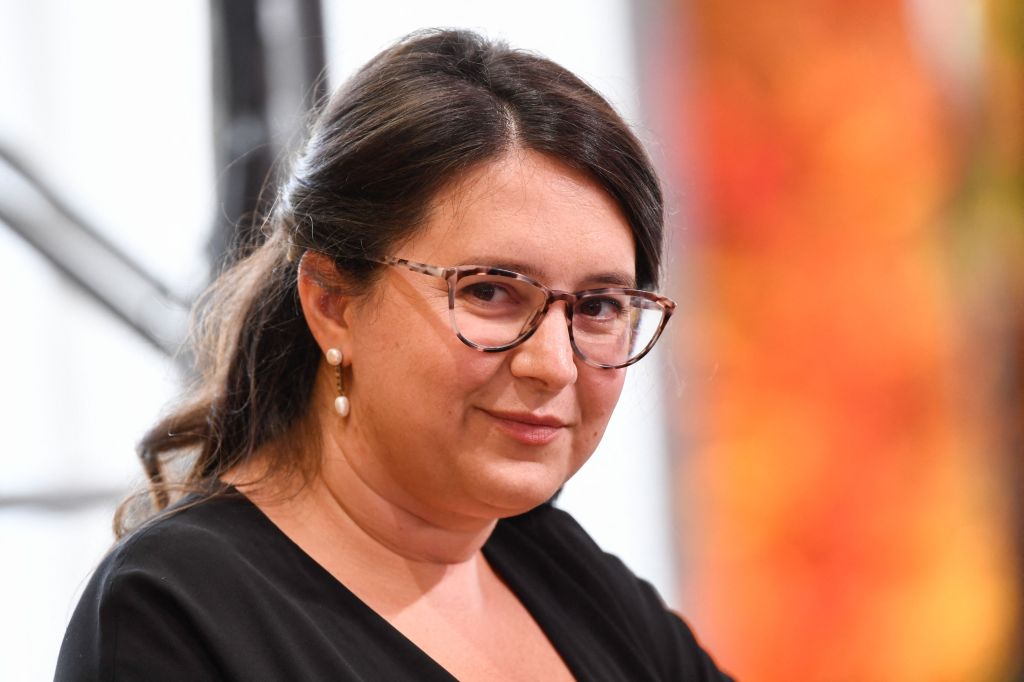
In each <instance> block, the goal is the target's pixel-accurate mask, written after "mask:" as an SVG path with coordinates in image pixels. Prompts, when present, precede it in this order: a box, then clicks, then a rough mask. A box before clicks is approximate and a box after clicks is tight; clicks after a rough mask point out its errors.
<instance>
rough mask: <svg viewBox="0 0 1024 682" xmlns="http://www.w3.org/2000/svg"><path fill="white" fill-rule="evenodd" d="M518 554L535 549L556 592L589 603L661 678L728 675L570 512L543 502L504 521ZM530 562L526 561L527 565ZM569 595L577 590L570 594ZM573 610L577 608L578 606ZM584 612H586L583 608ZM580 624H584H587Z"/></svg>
mask: <svg viewBox="0 0 1024 682" xmlns="http://www.w3.org/2000/svg"><path fill="white" fill-rule="evenodd" d="M499 529H500V530H501V532H502V534H503V536H504V538H505V540H506V541H507V542H508V543H509V544H511V545H514V546H516V549H517V551H522V552H525V553H530V554H533V555H534V556H536V557H540V558H539V559H535V560H534V562H533V566H534V567H536V568H538V569H539V572H540V573H541V574H542V575H543V579H544V580H545V581H546V582H549V583H551V584H552V585H553V586H555V588H554V589H553V590H552V594H557V595H562V598H563V599H565V598H572V599H574V600H575V601H580V600H585V601H586V602H587V603H588V608H589V609H590V611H589V613H590V614H592V615H591V617H590V621H591V622H593V621H594V620H595V617H596V619H597V620H601V621H603V622H605V623H607V624H610V625H608V627H607V628H606V630H608V631H612V630H614V632H615V637H616V638H618V640H619V641H620V642H625V643H626V644H625V645H624V646H626V647H628V648H630V649H633V650H635V651H643V652H646V653H644V654H643V655H642V656H643V658H645V659H646V660H647V661H648V662H650V663H651V664H652V666H653V669H654V670H657V671H659V672H658V673H657V674H656V675H655V677H656V678H658V679H673V680H709V681H710V680H715V681H718V680H728V679H729V678H728V677H727V676H725V675H724V674H723V673H721V672H720V671H719V670H718V669H717V668H716V666H715V664H714V662H713V661H712V659H711V657H710V656H709V655H708V654H707V653H706V652H705V651H704V649H703V648H702V647H701V646H700V644H699V643H698V642H697V639H696V638H695V636H694V634H693V632H692V631H691V629H690V628H689V626H688V625H687V624H686V622H685V621H684V620H683V619H682V618H681V617H680V616H679V615H677V614H676V613H674V612H673V611H671V610H670V609H669V608H668V607H667V606H666V605H665V603H664V601H663V600H662V599H661V596H660V595H659V594H658V592H657V590H655V589H654V587H653V586H652V585H650V584H649V583H648V582H647V581H645V580H643V579H641V578H638V577H637V576H636V575H635V574H634V573H633V572H632V571H631V570H630V569H629V568H628V567H627V566H626V565H625V564H624V563H623V562H622V561H621V560H620V559H619V558H618V557H616V556H615V555H613V554H609V553H608V552H605V551H604V550H603V549H601V547H600V546H599V545H598V544H597V543H596V542H595V541H594V540H593V538H591V537H590V535H589V534H588V533H587V532H586V530H584V529H583V527H582V526H581V525H580V524H579V523H578V522H577V521H576V519H574V518H573V517H572V516H571V515H570V514H568V513H567V512H565V511H563V510H561V509H558V508H556V507H554V506H553V505H551V504H544V505H541V506H540V507H537V508H536V509H534V510H532V511H530V512H528V513H526V514H523V515H520V516H516V517H512V518H509V519H504V520H503V521H502V522H501V523H500V524H499ZM523 565H525V564H523ZM568 595H572V596H571V597H568ZM569 608H572V609H575V608H577V607H576V605H573V606H571V607H569ZM581 613H582V611H581ZM580 627H584V626H583V625H582V624H581V625H580Z"/></svg>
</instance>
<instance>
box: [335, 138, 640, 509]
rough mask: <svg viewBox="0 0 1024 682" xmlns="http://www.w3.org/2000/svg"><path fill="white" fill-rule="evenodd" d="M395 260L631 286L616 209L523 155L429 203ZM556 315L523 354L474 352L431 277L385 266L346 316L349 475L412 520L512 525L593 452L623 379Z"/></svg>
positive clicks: (556, 166) (578, 285)
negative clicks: (583, 354) (585, 354)
mask: <svg viewBox="0 0 1024 682" xmlns="http://www.w3.org/2000/svg"><path fill="white" fill-rule="evenodd" d="M393 255H395V256H397V257H400V258H404V259H407V260H411V261H418V262H422V263H429V264H432V265H441V266H454V265H470V264H472V265H493V266H499V267H502V268H505V269H508V270H514V271H516V272H520V273H522V274H525V275H529V276H530V277H531V278H533V279H535V280H537V281H539V282H541V283H543V284H545V285H546V286H548V287H550V288H553V289H560V290H564V291H578V290H580V289H588V288H598V287H602V286H633V283H634V280H635V270H634V244H633V237H632V233H631V231H630V228H629V225H628V223H627V221H626V220H625V218H624V216H623V215H622V213H621V211H620V210H619V208H618V206H617V205H616V204H615V202H614V201H613V200H612V199H611V198H610V197H609V196H608V195H607V194H606V193H605V192H604V191H603V190H601V189H600V188H599V186H598V185H597V184H596V183H594V182H593V181H591V180H590V179H589V178H587V177H585V176H583V175H581V174H579V173H577V172H576V171H574V170H572V169H570V168H568V167H567V166H564V165H562V164H561V163H559V162H557V161H554V160H552V159H550V158H548V157H546V156H543V155H541V154H538V153H534V152H520V151H517V152H513V153H511V154H509V155H508V156H506V157H504V158H503V159H501V160H499V161H496V162H493V163H490V164H487V165H485V166H483V167H481V168H479V169H477V170H474V171H472V172H470V173H469V174H467V177H465V178H463V179H462V180H461V181H460V182H457V183H455V184H454V186H452V187H451V188H450V189H448V190H447V191H444V192H442V193H441V195H440V196H439V197H438V198H437V199H436V200H435V201H434V203H433V204H432V211H431V213H430V215H429V217H428V220H427V223H426V225H425V227H424V229H422V230H421V231H420V232H418V233H417V235H416V237H415V238H414V239H413V240H412V241H410V242H407V243H406V244H405V245H404V246H402V247H401V248H400V249H399V250H398V251H397V252H396V253H395V254H393ZM564 305H565V304H564V303H562V302H559V303H556V304H554V305H553V306H552V308H551V309H550V310H549V311H548V314H547V317H546V318H545V319H544V321H543V322H542V324H541V325H540V327H539V329H538V330H537V332H536V333H535V334H534V335H533V336H532V337H530V338H529V339H528V340H527V341H526V342H525V343H523V344H522V345H520V346H518V347H516V348H514V349H512V350H509V351H505V352H500V353H483V352H480V351H478V350H474V349H472V348H470V347H468V346H466V345H465V344H463V343H462V342H461V341H460V340H459V339H458V338H457V337H456V335H455V333H454V332H453V331H452V328H451V324H450V322H449V317H448V299H447V286H446V283H445V282H444V281H443V280H441V279H440V278H435V277H431V276H428V275H423V274H420V273H416V272H412V271H410V270H407V269H404V268H399V267H388V268H385V272H383V273H382V277H381V280H380V282H379V284H378V285H377V287H376V289H375V290H374V291H373V292H372V293H371V294H370V295H368V296H366V297H365V298H363V299H359V300H357V301H356V302H355V303H354V304H352V305H350V306H348V308H347V311H346V313H345V316H346V322H347V325H348V329H349V334H350V336H349V338H348V343H346V346H347V351H348V357H347V360H348V362H346V364H347V365H348V364H349V363H350V367H349V374H348V376H349V377H350V379H349V380H348V385H347V386H346V393H347V394H348V395H349V398H350V400H351V405H352V409H351V413H350V415H349V416H348V417H347V418H346V420H345V421H344V423H343V424H338V427H339V429H340V432H339V438H338V442H339V443H340V446H341V450H342V453H343V456H344V457H346V458H347V459H348V460H349V465H350V466H351V467H352V469H353V470H354V471H355V473H356V475H358V476H359V477H360V479H362V481H363V482H365V483H366V484H367V485H369V486H370V487H371V488H372V489H373V490H374V491H375V492H376V493H377V494H379V495H382V496H383V497H385V498H386V499H388V500H389V501H391V502H393V503H395V504H398V505H400V506H401V507H402V508H404V509H406V510H407V511H410V512H412V513H414V514H416V515H418V516H421V517H424V518H430V517H431V515H434V514H443V515H446V516H451V515H456V516H462V517H466V516H468V517H474V518H495V517H502V516H510V515H514V514H518V513H522V512H524V511H526V510H528V509H530V508H532V507H534V506H536V505H537V504H540V503H541V502H543V501H545V500H547V499H548V498H550V496H551V495H552V494H554V493H555V491H556V490H557V489H558V488H559V487H560V486H561V485H562V484H563V483H564V482H565V481H566V480H567V479H568V478H569V477H570V476H572V474H573V473H575V472H576V470H577V469H579V467H580V466H581V465H582V464H583V463H584V462H585V461H586V460H587V458H588V457H590V455H591V453H592V452H593V451H594V448H595V447H596V446H597V443H598V441H599V440H600V438H601V435H602V434H603V433H604V429H605V426H606V425H607V424H608V419H609V417H610V415H611V412H612V408H613V407H614V406H615V403H616V401H617V400H618V397H619V393H620V391H621V389H622V382H623V379H624V370H609V369H599V368H595V367H591V366H589V365H587V364H585V363H583V362H582V361H581V360H579V359H578V358H576V357H575V356H574V354H573V351H572V347H571V346H570V342H569V335H568V329H567V326H566V322H565V313H564ZM332 416H333V415H332Z"/></svg>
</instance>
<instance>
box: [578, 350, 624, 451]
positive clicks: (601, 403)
mask: <svg viewBox="0 0 1024 682" xmlns="http://www.w3.org/2000/svg"><path fill="white" fill-rule="evenodd" d="M625 379H626V371H625V370H622V369H615V370H611V369H597V368H591V367H587V371H586V372H585V373H581V374H580V381H579V384H578V387H579V393H578V395H579V399H580V412H581V415H582V423H583V426H584V433H585V434H586V436H587V437H588V438H589V439H593V440H594V441H595V443H594V445H595V446H596V441H597V440H599V439H600V438H601V436H602V435H603V434H604V430H605V427H607V426H608V420H609V419H610V418H611V416H612V411H613V410H614V409H615V405H616V404H617V403H618V402H619V395H620V394H621V393H622V387H623V385H624V383H625Z"/></svg>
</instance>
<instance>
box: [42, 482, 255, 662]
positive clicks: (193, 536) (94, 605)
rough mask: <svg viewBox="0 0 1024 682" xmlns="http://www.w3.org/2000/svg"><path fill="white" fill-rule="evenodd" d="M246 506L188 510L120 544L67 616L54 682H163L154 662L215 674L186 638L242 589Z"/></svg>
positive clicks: (217, 503)
mask: <svg viewBox="0 0 1024 682" xmlns="http://www.w3.org/2000/svg"><path fill="white" fill-rule="evenodd" d="M248 507H251V505H248V503H247V502H246V501H245V500H244V499H241V500H240V499H233V498H227V497H225V498H214V499H209V500H204V501H202V502H196V503H194V504H192V505H191V506H183V507H180V508H177V509H173V510H172V511H171V513H169V514H166V515H163V516H161V517H159V518H157V519H155V520H153V521H151V522H149V523H147V524H145V525H144V526H143V527H141V528H140V529H138V530H136V531H135V532H133V533H131V534H130V535H128V536H126V537H125V538H123V539H122V540H121V541H119V542H118V543H117V544H116V545H115V546H114V547H113V548H112V549H111V551H110V552H109V553H108V554H107V556H106V557H105V558H104V559H103V561H102V562H101V563H100V564H99V566H98V567H97V568H96V571H95V572H94V573H93V575H92V577H91V579H90V580H89V582H88V584H87V585H86V588H85V591H84V593H83V594H82V597H81V599H80V601H79V603H78V606H77V607H76V609H75V611H74V613H73V615H72V617H71V622H70V623H69V625H68V629H67V631H66V633H65V636H64V641H63V644H62V646H61V653H60V657H59V659H58V666H57V679H61V680H65V679H68V680H71V679H74V680H78V679H83V680H84V679H112V678H113V677H114V676H115V671H117V674H118V675H120V674H123V673H125V671H129V672H130V671H132V670H136V671H147V672H151V673H153V675H152V676H151V677H149V679H162V678H161V676H160V674H159V671H160V669H161V668H160V665H161V661H166V662H167V664H168V666H170V667H169V668H168V670H179V671H180V670H189V671H194V672H199V671H209V670H211V669H213V668H212V665H213V664H212V662H211V661H209V660H206V659H207V658H208V654H207V653H206V651H205V649H204V646H203V645H202V643H201V642H200V641H198V640H192V639H190V638H189V635H188V634H187V633H191V632H196V631H198V630H200V629H201V627H202V626H203V623H204V622H205V621H207V620H212V619H209V614H210V613H212V612H213V611H214V610H216V609H219V608H222V606H223V604H224V603H225V598H227V599H230V597H231V594H230V593H231V592H232V590H235V589H238V588H237V587H235V586H238V585H239V584H241V583H244V582H245V580H246V578H245V576H244V567H245V565H246V561H245V554H246V551H247V550H246V549H245V547H246V543H251V542H253V540H254V538H255V537H256V536H258V534H259V519H258V518H256V517H253V516H252V511H256V512H257V513H258V510H256V509H255V508H254V507H253V508H252V509H251V510H250V509H249V508H248ZM186 625H187V626H186ZM128 676H129V677H130V676H131V675H130V674H129V675H128Z"/></svg>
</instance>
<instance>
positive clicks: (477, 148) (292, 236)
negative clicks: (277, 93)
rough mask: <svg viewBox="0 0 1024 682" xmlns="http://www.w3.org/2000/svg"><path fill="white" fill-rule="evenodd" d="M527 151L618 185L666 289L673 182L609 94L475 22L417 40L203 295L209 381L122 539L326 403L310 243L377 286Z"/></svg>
mask: <svg viewBox="0 0 1024 682" xmlns="http://www.w3.org/2000/svg"><path fill="white" fill-rule="evenodd" d="M516 148H519V149H527V150H533V151H536V152H540V153H544V154H547V155H549V156H551V157H553V158H555V159H557V160H559V161H561V162H562V163H565V164H567V165H568V166H570V167H573V168H575V169H578V170H580V171H582V172H583V173H585V174H586V175H588V176H589V177H591V178H592V179H593V180H594V181H596V182H597V183H598V184H599V185H600V186H601V187H603V188H604V190H605V191H607V192H608V194H609V195H610V196H611V197H612V198H614V199H615V200H616V202H617V203H618V204H619V206H620V207H621V209H622V211H623V213H624V215H625V216H626V218H627V220H628V221H629V224H630V226H631V227H632V230H633V236H634V240H635V244H636V272H637V285H638V286H639V287H642V288H653V287H654V286H655V285H656V284H657V279H658V271H659V265H660V255H661V245H662V231H663V209H662V197H661V190H660V188H659V185H658V180H657V177H656V176H655V173H654V170H653V168H652V166H651V163H650V161H649V159H648V157H647V155H646V154H645V152H644V150H643V148H642V146H641V145H640V143H639V142H638V141H637V139H636V138H635V137H634V135H633V134H632V132H631V131H630V130H629V127H628V126H627V125H626V124H625V122H623V120H622V119H621V118H620V117H619V115H618V114H617V113H616V112H615V111H614V110H613V109H612V108H611V106H609V104H608V103H607V102H606V101H605V100H604V99H603V98H602V97H601V96H600V95H599V94H597V93H596V92H595V91H594V90H593V89H591V88H590V87H589V86H588V85H587V84H586V83H584V82H583V81H581V80H580V79H579V78H577V77H576V76H574V75H573V74H572V73H570V72H569V71H567V70H566V69H564V68H562V67H560V66H558V65H557V64H554V63H553V62H551V61H549V60H547V59H544V58H543V57H540V56H537V55H535V54H531V53H528V52H523V51H520V50H514V49H511V48H509V47H508V46H506V45H504V44H501V43H494V42H490V41H488V40H486V39H484V38H482V37H481V36H479V35H477V34H474V33H471V32H467V31H425V32H420V33H416V34H413V35H411V36H408V37H406V38H405V39H403V40H401V41H399V42H398V43H396V44H395V45H393V46H392V47H390V48H389V49H387V50H385V51H384V52H382V53H381V54H379V55H377V56H376V57H375V58H374V59H373V60H371V61H370V62H369V63H368V64H367V65H366V66H365V67H363V68H362V69H361V70H360V71H359V72H358V73H357V74H356V75H355V76H354V77H353V78H352V79H351V80H350V81H349V82H348V83H347V84H346V85H345V86H343V87H342V88H341V89H340V90H339V91H338V92H336V93H335V94H334V95H333V96H332V97H331V98H330V100H329V101H328V102H327V103H326V104H325V106H323V108H322V110H321V111H320V112H319V114H318V115H317V117H316V118H315V120H314V122H313V125H312V130H311V133H310V136H309V140H308V141H307V143H306V144H305V146H304V148H303V149H302V151H301V152H300V154H299V155H298V157H297V158H296V159H295V161H294V163H293V165H292V169H291V172H290V174H289V176H288V178H287V179H286V180H285V181H284V182H283V184H282V187H281V189H280V192H279V193H278V195H277V198H276V201H275V204H274V208H273V210H272V211H271V213H270V215H269V216H268V217H267V219H266V222H265V224H264V228H263V230H262V231H260V233H259V235H258V237H257V243H255V244H247V245H242V246H241V247H240V248H239V253H238V254H236V256H235V258H234V259H233V265H232V266H231V267H230V268H229V269H227V270H226V271H225V272H224V273H223V274H222V275H221V276H220V277H219V278H218V279H217V280H216V281H215V282H214V284H213V285H212V286H211V288H210V289H209V290H208V291H207V293H206V294H204V296H203V297H202V299H201V300H200V302H199V304H198V305H197V308H196V317H195V320H196V324H195V328H194V331H193V345H194V352H195V355H196V362H197V368H198V370H199V371H198V377H199V379H198V381H197V385H196V387H195V388H194V389H193V391H192V392H191V393H190V394H189V396H188V399H187V402H185V403H184V404H183V405H181V406H179V407H178V408H177V409H176V410H175V411H173V412H171V413H170V414H169V415H168V416H167V417H166V418H164V419H163V420H162V421H160V422H159V423H158V424H157V425H156V426H154V427H153V428H152V429H151V430H150V431H149V432H148V433H147V434H146V436H145V437H144V438H143V440H142V442H141V443H140V445H139V454H140V457H141V458H142V461H143V463H144V466H145V468H146V471H147V474H148V475H149V477H150V480H151V492H152V501H153V504H152V505H150V506H149V507H148V508H147V509H144V510H142V511H141V513H139V512H136V513H135V514H132V515H133V516H135V518H134V519H133V520H132V521H131V522H129V521H128V519H127V517H126V514H125V511H126V509H128V508H129V507H130V506H131V505H122V508H121V510H119V513H118V517H117V518H116V519H115V528H116V529H117V532H118V534H119V535H120V534H122V533H123V532H124V531H125V530H126V529H127V526H129V525H133V524H134V523H135V522H137V521H138V520H139V518H140V517H141V518H145V517H147V516H150V515H152V514H153V513H154V511H159V510H160V509H162V508H164V507H166V505H167V504H168V502H169V500H170V498H171V494H172V492H175V491H180V490H193V491H195V490H200V491H206V492H208V493H212V492H213V491H215V490H216V489H217V488H218V485H219V479H220V477H221V476H223V475H224V474H225V473H226V472H227V471H229V470H230V469H231V468H232V467H234V466H236V465H238V464H239V463H241V462H244V461H246V460H247V459H248V458H250V457H251V456H252V455H253V453H254V452H256V451H257V450H258V449H260V448H262V447H264V446H267V445H270V444H275V443H276V444H280V443H281V440H282V439H284V438H287V437H288V435H289V432H290V431H291V430H293V429H294V428H295V426H296V424H297V423H298V422H299V420H300V419H301V418H303V417H304V416H305V415H306V414H307V412H310V410H308V405H309V400H310V395H311V393H312V390H313V383H314V378H315V376H316V373H317V368H318V366H319V364H320V362H321V352H320V349H319V348H318V347H317V345H316V343H315V342H314V340H313V337H312V335H311V333H310V331H309V329H308V328H307V326H306V322H305V319H304V318H303V315H302V311H301V308H300V305H299V301H298V293H297V287H296V280H297V269H298V262H299V258H298V257H297V256H298V255H299V254H301V253H302V252H303V251H305V250H307V249H313V250H316V251H319V252H322V253H325V254H328V255H330V256H332V257H333V258H334V259H335V261H336V263H337V266H338V268H339V271H340V272H341V273H342V275H343V276H344V279H345V281H346V282H347V283H349V284H350V285H351V287H352V290H353V292H354V293H363V292H365V291H367V290H368V289H369V287H370V285H371V284H372V281H373V277H374V275H375V268H374V266H372V265H371V264H369V263H367V261H366V260H364V259H365V258H366V257H370V258H373V257H379V256H383V255H388V254H390V252H391V251H392V250H393V249H394V248H395V247H396V246H397V245H399V244H400V243H401V242H402V241H403V240H406V239H408V238H410V237H411V236H412V234H413V233H414V232H415V231H416V230H417V228H418V227H419V226H420V225H421V224H422V222H423V219H424V218H425V212H426V210H427V208H428V206H429V204H430V202H431V200H432V199H433V198H434V197H435V196H436V195H437V194H438V192H440V191H441V190H442V189H443V188H444V187H445V186H446V185H447V184H448V183H450V182H452V181H454V180H456V179H458V178H459V177H461V176H462V175H463V174H464V173H465V172H466V171H467V170H469V169H470V168H473V167H474V166H476V165H478V164H481V163H483V162H485V161H488V160H492V159H495V158H497V157H499V156H501V155H502V154H503V153H505V152H507V151H509V150H511V149H516ZM496 229H500V228H496ZM296 440H300V439H296ZM274 450H275V461H273V462H270V466H271V468H272V469H273V470H274V471H275V472H280V471H284V470H289V469H292V470H296V471H308V470H309V467H311V466H315V464H314V463H311V462H310V461H309V459H310V455H309V454H308V453H306V454H304V453H303V450H302V448H300V447H291V446H289V447H279V448H275V449H274ZM177 454H188V455H190V457H188V458H186V459H185V465H184V467H183V468H182V467H180V466H179V472H178V474H177V475H174V476H171V475H169V474H166V473H165V464H166V461H167V460H169V459H171V458H173V456H174V455H177ZM172 479H173V480H172Z"/></svg>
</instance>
